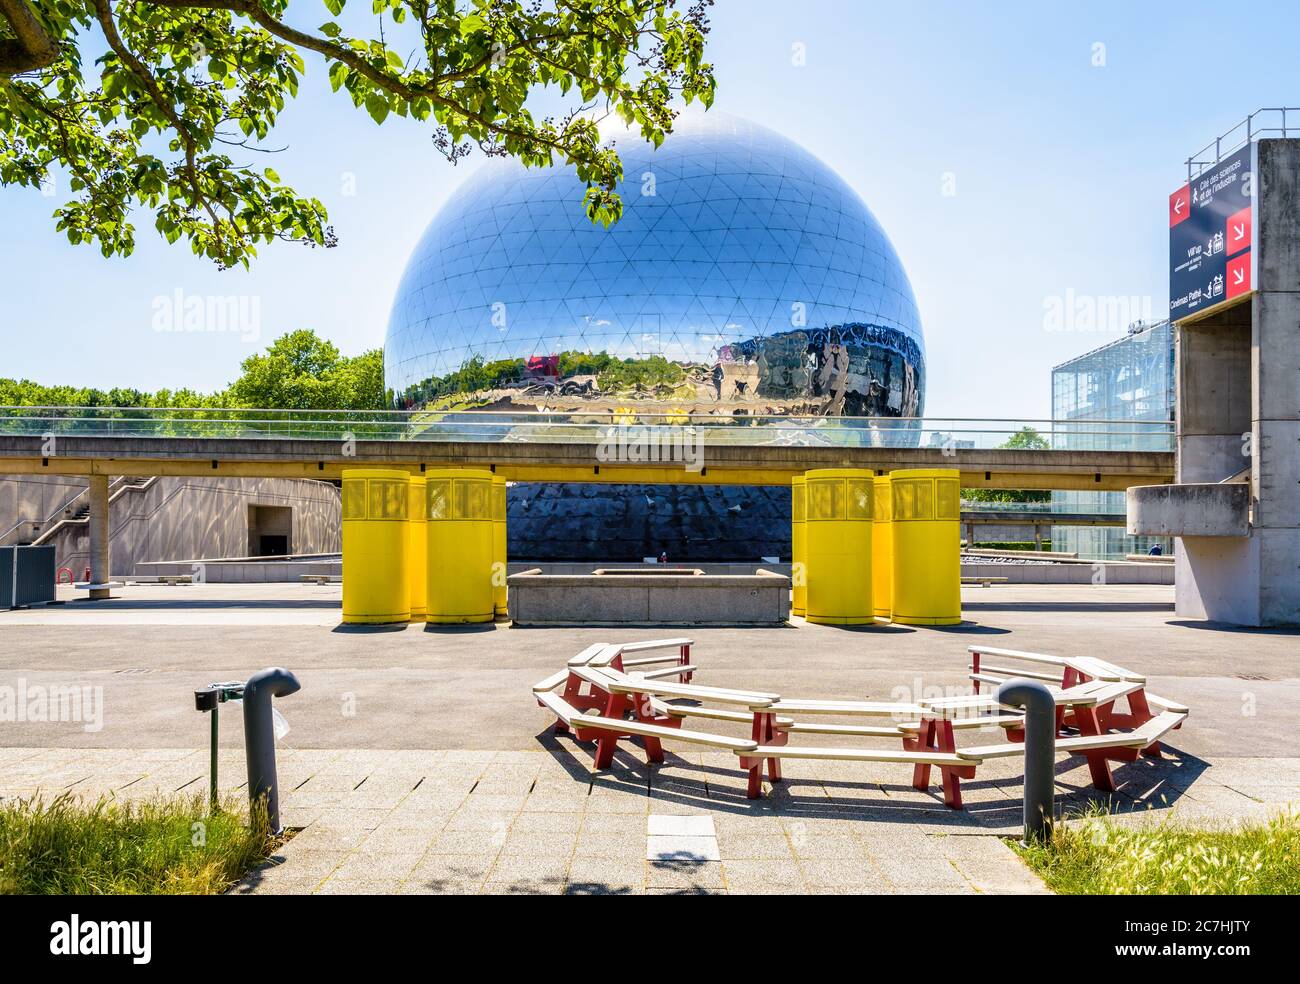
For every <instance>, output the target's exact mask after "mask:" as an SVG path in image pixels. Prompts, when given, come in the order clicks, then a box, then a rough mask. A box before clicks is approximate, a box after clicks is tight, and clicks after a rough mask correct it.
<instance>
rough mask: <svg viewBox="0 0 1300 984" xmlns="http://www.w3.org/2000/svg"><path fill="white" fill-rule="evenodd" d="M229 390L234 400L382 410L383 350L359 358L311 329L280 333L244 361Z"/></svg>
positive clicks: (237, 402)
mask: <svg viewBox="0 0 1300 984" xmlns="http://www.w3.org/2000/svg"><path fill="white" fill-rule="evenodd" d="M241 368H242V370H243V374H242V375H241V376H240V377H239V378H238V379H237V380H235V382H234V383H232V384H231V386H230V389H229V391H228V395H229V399H230V402H231V405H233V406H238V407H267V408H274V409H283V410H336V409H348V410H380V409H383V403H384V397H383V394H384V364H383V356H382V353H381V351H380V350H379V349H371V350H370V351H369V352H364V353H362V354H361V355H359V356H356V357H355V358H348V357H346V356H342V355H340V354H339V350H338V348H337V346H335V345H334V344H333V343H332V342H329V341H326V340H325V339H323V338H321V337H319V336H318V335H317V334H316V333H315V332H313V331H307V330H299V331H293V332H290V333H289V334H287V335H282V336H281V337H280V338H277V339H276V340H275V341H274V342H272V343H271V346H270V348H268V349H267V350H266V352H265V353H263V354H259V355H251V356H249V357H248V358H247V359H245V360H244V362H243V365H242V367H241Z"/></svg>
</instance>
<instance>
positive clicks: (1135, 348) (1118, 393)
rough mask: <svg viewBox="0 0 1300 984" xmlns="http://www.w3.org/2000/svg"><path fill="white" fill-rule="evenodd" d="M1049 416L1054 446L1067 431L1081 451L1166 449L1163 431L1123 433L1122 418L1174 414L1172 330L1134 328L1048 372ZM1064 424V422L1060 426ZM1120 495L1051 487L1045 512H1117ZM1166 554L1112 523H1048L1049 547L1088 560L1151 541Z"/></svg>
mask: <svg viewBox="0 0 1300 984" xmlns="http://www.w3.org/2000/svg"><path fill="white" fill-rule="evenodd" d="M1052 417H1053V418H1054V419H1055V420H1057V421H1058V424H1057V427H1056V434H1057V435H1058V440H1059V446H1060V447H1062V448H1065V449H1069V448H1070V447H1071V446H1072V445H1071V441H1070V438H1071V436H1072V435H1078V438H1077V444H1078V446H1079V447H1080V448H1086V449H1090V450H1092V449H1095V450H1105V449H1106V448H1107V447H1108V446H1109V445H1112V444H1113V445H1114V446H1115V447H1116V448H1120V449H1123V450H1134V451H1140V450H1165V449H1166V444H1165V443H1164V442H1165V440H1166V439H1165V437H1164V435H1157V434H1151V435H1149V436H1148V437H1147V438H1146V439H1147V440H1149V441H1150V442H1152V443H1151V445H1150V447H1149V448H1144V447H1143V437H1139V436H1135V435H1134V434H1130V433H1125V428H1124V423H1125V422H1128V421H1172V420H1173V419H1174V335H1173V326H1172V325H1170V324H1169V322H1168V321H1163V322H1160V323H1159V324H1154V325H1136V326H1134V327H1133V328H1130V329H1129V333H1128V334H1127V335H1125V336H1124V337H1123V338H1121V339H1119V340H1117V341H1114V342H1111V343H1110V344H1109V345H1103V346H1102V347H1101V348H1098V349H1094V350H1092V351H1091V352H1086V353H1084V354H1083V355H1080V356H1078V357H1077V358H1074V359H1071V360H1070V361H1069V362H1064V363H1062V364H1061V365H1059V366H1056V367H1055V368H1054V369H1053V370H1052ZM1061 421H1064V422H1065V423H1059V422H1061ZM1124 509H1125V505H1124V493H1123V492H1053V493H1052V511H1053V512H1058V513H1059V512H1065V513H1111V514H1115V515H1117V516H1119V517H1120V518H1121V519H1122V518H1123V516H1124ZM1157 543H1158V544H1160V546H1161V548H1162V549H1163V550H1164V552H1165V553H1169V552H1170V551H1171V541H1170V539H1169V538H1168V537H1151V536H1136V537H1135V536H1129V535H1128V534H1126V533H1125V532H1124V527H1123V525H1122V524H1121V525H1119V526H1055V527H1053V529H1052V549H1053V550H1061V551H1068V552H1073V553H1078V554H1079V556H1080V557H1087V558H1091V559H1112V560H1113V559H1122V558H1123V557H1124V555H1125V554H1131V553H1147V552H1148V551H1149V550H1150V549H1151V547H1152V546H1153V545H1155V544H1157Z"/></svg>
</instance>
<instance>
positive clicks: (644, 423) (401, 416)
mask: <svg viewBox="0 0 1300 984" xmlns="http://www.w3.org/2000/svg"><path fill="white" fill-rule="evenodd" d="M1026 438H1028V439H1029V440H1026ZM1025 443H1028V444H1031V445H1032V446H1030V447H1017V446H1015V445H1017V444H1025ZM1008 444H1010V445H1011V446H1009V447H1008V446H1004V445H1008ZM448 465H463V466H466V467H478V468H490V469H492V470H493V471H494V472H496V473H497V474H499V475H503V476H504V477H505V478H506V479H508V480H510V481H518V482H609V483H661V484H681V483H699V484H730V485H788V484H789V482H790V479H791V477H792V476H794V475H798V474H802V473H803V472H805V471H808V470H810V469H814V468H845V467H851V468H870V469H875V470H877V471H879V472H881V473H883V472H886V471H889V470H893V469H897V468H936V467H940V468H957V469H959V470H960V471H961V483H962V486H963V487H965V488H1012V489H1026V488H1031V489H1075V490H1091V491H1120V490H1124V489H1127V488H1128V487H1129V486H1132V485H1152V484H1159V483H1164V482H1169V481H1172V479H1173V474H1174V454H1173V425H1172V424H1171V423H1166V422H1154V423H1152V422H1133V421H1125V422H1110V421H1077V420H1063V421H1054V420H959V419H938V418H871V417H792V416H721V415H712V414H707V415H706V414H700V415H688V414H685V413H681V414H672V413H668V414H664V413H639V412H637V411H636V410H635V409H632V408H623V409H620V410H617V411H614V412H585V413H564V414H560V413H544V412H542V413H498V412H492V411H477V410H476V411H463V410H458V411H441V412H434V411H416V412H401V411H364V412H360V411H356V412H350V411H294V410H290V411H273V410H188V409H161V410H153V409H149V410H145V409H136V408H114V407H89V408H85V407H57V408H42V407H0V473H8V474H62V475H87V476H90V475H102V476H108V475H145V476H149V475H175V476H182V475H183V476H195V475H206V476H229V477H250V478H251V477H256V478H315V479H338V478H339V477H340V475H341V473H342V471H343V469H345V468H355V467H375V466H384V467H398V468H405V469H409V470H411V471H413V472H419V471H422V470H423V469H424V468H426V467H429V468H433V467H445V466H448Z"/></svg>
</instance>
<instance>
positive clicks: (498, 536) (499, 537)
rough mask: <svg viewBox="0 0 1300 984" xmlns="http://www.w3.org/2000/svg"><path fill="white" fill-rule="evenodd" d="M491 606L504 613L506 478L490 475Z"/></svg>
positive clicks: (499, 612) (498, 612) (499, 613)
mask: <svg viewBox="0 0 1300 984" xmlns="http://www.w3.org/2000/svg"><path fill="white" fill-rule="evenodd" d="M492 607H493V609H494V610H495V611H496V614H498V615H505V614H506V480H505V479H504V478H502V477H501V476H499V475H493V476H492Z"/></svg>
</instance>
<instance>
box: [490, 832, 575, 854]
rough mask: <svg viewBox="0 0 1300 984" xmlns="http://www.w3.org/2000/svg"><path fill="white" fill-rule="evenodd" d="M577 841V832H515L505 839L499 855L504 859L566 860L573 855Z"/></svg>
mask: <svg viewBox="0 0 1300 984" xmlns="http://www.w3.org/2000/svg"><path fill="white" fill-rule="evenodd" d="M577 841H578V832H577V830H569V831H564V830H560V831H541V830H525V831H517V830H516V831H512V832H511V833H510V836H509V837H508V838H506V842H505V844H504V845H503V846H502V849H501V853H502V855H503V856H505V857H528V858H550V857H560V858H567V857H569V856H571V855H572V854H573V849H574V845H575V844H576V843H577Z"/></svg>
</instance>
